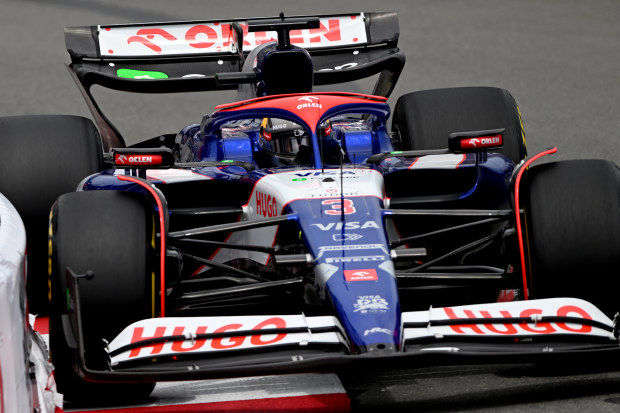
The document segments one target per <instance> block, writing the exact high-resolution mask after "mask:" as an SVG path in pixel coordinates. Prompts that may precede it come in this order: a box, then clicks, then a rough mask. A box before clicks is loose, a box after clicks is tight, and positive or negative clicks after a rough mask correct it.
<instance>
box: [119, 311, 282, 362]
mask: <svg viewBox="0 0 620 413" xmlns="http://www.w3.org/2000/svg"><path fill="white" fill-rule="evenodd" d="M242 327H243V324H237V323H232V324H227V325H224V326H221V327H219V328H216V329H214V330H213V331H209V327H208V326H198V327H197V328H196V330H195V331H192V332H186V331H185V327H184V326H176V327H174V328H171V327H170V326H158V327H156V328H155V330H154V334H153V335H145V334H144V327H135V328H134V329H133V331H132V335H131V340H130V343H137V342H140V341H144V340H150V339H153V338H162V337H165V336H169V335H173V336H181V335H186V336H188V337H193V339H191V342H190V343H186V342H185V340H176V341H173V342H172V344H171V348H170V350H172V351H174V352H179V353H184V352H192V351H198V350H203V351H205V350H207V351H208V350H228V349H234V348H237V347H241V346H244V345H247V344H249V345H252V346H265V345H269V344H274V343H277V342H279V341H282V340H284V338H285V337H286V336H287V334H286V333H279V334H273V333H271V334H268V335H266V336H263V335H252V336H242V335H238V336H232V337H221V338H214V339H209V340H207V339H199V338H196V336H197V335H200V334H207V333H214V334H216V333H226V332H234V331H237V330H240V329H241V328H242ZM286 327H287V325H286V320H284V319H283V318H280V317H271V318H268V319H266V320H263V321H261V322H259V323H258V324H256V325H255V326H254V327H252V328H251V330H253V331H257V330H264V329H274V328H278V329H283V328H286ZM188 340H189V338H188ZM164 345H166V343H165V342H160V343H153V344H145V345H144V346H142V347H139V348H133V349H131V351H130V353H129V359H131V358H136V357H139V356H140V355H141V353H144V352H148V351H149V349H150V352H149V355H155V354H160V353H161V352H162V350H163V349H164Z"/></svg>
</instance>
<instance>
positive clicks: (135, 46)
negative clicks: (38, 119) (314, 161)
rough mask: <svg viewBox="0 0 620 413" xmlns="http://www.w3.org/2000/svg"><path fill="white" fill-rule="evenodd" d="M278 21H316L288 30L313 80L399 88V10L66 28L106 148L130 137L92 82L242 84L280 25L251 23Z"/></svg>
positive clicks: (125, 87) (134, 87) (75, 71)
mask: <svg viewBox="0 0 620 413" xmlns="http://www.w3.org/2000/svg"><path fill="white" fill-rule="evenodd" d="M274 19H282V21H287V22H288V21H293V22H295V21H297V22H304V21H305V22H312V23H314V25H308V27H316V28H308V29H298V30H291V31H290V33H289V34H290V42H291V43H292V44H293V45H295V46H299V47H302V48H304V49H306V50H307V51H308V52H309V54H310V56H311V58H312V63H313V66H314V85H329V84H335V83H345V82H350V81H353V80H358V79H363V78H367V77H370V76H373V75H375V74H380V76H379V79H378V80H377V83H376V85H375V87H374V90H373V92H372V93H373V94H375V95H380V96H386V97H387V96H389V94H390V93H391V92H392V90H393V88H394V85H395V83H396V80H397V79H398V77H399V75H400V72H401V71H402V68H403V66H404V64H405V57H404V55H403V54H402V53H401V52H400V51H399V49H398V47H397V44H398V37H399V26H398V16H397V14H396V13H394V12H381V13H357V14H330V15H317V16H296V17H290V18H289V17H287V18H286V19H284V17H283V16H282V15H281V16H280V17H279V18H259V19H250V20H248V19H228V20H204V21H189V22H170V23H144V24H133V25H110V26H83V27H66V28H65V43H66V46H67V50H68V52H69V55H70V56H71V64H70V65H69V66H68V68H69V71H70V72H71V74H72V76H73V77H74V80H75V81H76V83H77V84H78V86H79V87H80V89H81V91H82V94H83V96H84V98H85V99H86V102H87V104H88V106H89V108H90V110H91V112H92V113H93V116H94V117H95V121H96V122H97V126H98V127H99V130H100V131H101V133H102V135H103V138H104V146H105V147H106V149H109V148H110V147H113V146H115V147H118V146H124V143H123V140H122V138H121V136H120V134H119V133H118V131H117V130H116V129H115V128H114V127H113V126H112V125H111V123H110V122H109V121H108V120H107V119H106V118H105V116H104V115H103V114H102V113H101V111H100V109H99V108H98V106H97V104H96V103H95V102H94V100H93V98H92V95H91V94H90V88H91V86H93V85H100V86H103V87H106V88H109V89H114V90H122V91H128V92H138V93H177V92H190V91H208V90H221V89H235V88H237V87H238V86H239V85H240V84H243V83H251V82H253V81H255V78H254V77H253V75H252V73H251V72H250V73H243V72H241V68H242V67H243V63H244V61H245V58H246V57H247V55H248V54H249V53H250V52H251V51H252V50H253V49H254V48H256V47H257V46H259V45H261V44H263V43H268V42H271V41H274V40H277V34H276V32H275V31H273V32H271V31H254V30H253V29H252V26H254V27H255V28H256V27H259V26H261V24H263V23H264V22H272V21H274Z"/></svg>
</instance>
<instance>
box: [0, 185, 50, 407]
mask: <svg viewBox="0 0 620 413" xmlns="http://www.w3.org/2000/svg"><path fill="white" fill-rule="evenodd" d="M25 266H26V232H25V230H24V225H23V223H22V220H21V218H20V217H19V214H18V213H17V211H16V210H15V208H14V207H13V206H12V205H11V204H10V203H9V201H8V200H7V199H6V198H5V197H4V196H3V195H2V194H0V413H22V412H24V413H26V412H27V413H31V412H33V411H35V408H36V409H38V411H40V412H42V413H53V412H55V411H56V412H57V411H62V396H60V395H58V393H56V386H55V384H54V380H53V376H51V370H52V369H51V366H50V365H49V363H47V350H46V349H45V346H44V344H42V340H41V339H40V337H39V336H37V335H36V333H34V331H33V330H32V328H31V326H30V324H29V319H28V317H27V313H26V311H27V309H26V290H25V281H26V275H25V274H26V272H25V269H26V267H25Z"/></svg>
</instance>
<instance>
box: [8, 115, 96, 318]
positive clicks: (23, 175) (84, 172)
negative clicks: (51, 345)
mask: <svg viewBox="0 0 620 413" xmlns="http://www.w3.org/2000/svg"><path fill="white" fill-rule="evenodd" d="M0 148H2V149H1V150H0V193H2V194H4V195H5V196H6V197H7V198H8V199H9V201H11V203H12V204H13V205H14V206H15V208H16V209H17V211H18V212H19V214H20V215H21V217H22V220H23V221H24V225H25V227H26V235H27V244H28V245H27V249H28V284H27V286H28V299H29V306H30V311H31V312H33V313H35V314H36V313H39V314H47V310H48V308H47V307H48V299H47V293H48V286H47V224H48V217H49V211H50V207H51V206H52V204H53V203H54V201H55V200H56V198H58V196H59V195H61V194H63V193H66V192H73V191H75V188H76V186H77V185H78V183H79V182H80V181H81V180H82V179H83V178H84V177H86V176H88V175H91V174H93V173H95V172H98V171H100V170H101V169H102V147H101V138H100V137H99V133H98V132H97V129H96V128H95V126H94V125H93V123H92V121H90V120H89V119H86V118H82V117H78V116H66V115H49V116H11V117H4V118H0Z"/></svg>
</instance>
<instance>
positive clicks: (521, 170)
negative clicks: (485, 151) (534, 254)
mask: <svg viewBox="0 0 620 413" xmlns="http://www.w3.org/2000/svg"><path fill="white" fill-rule="evenodd" d="M557 151H558V148H555V147H554V148H551V149H547V150H546V151H543V152H540V153H537V154H536V155H534V156H532V157H531V158H530V159H528V160H527V161H525V163H524V164H523V166H521V168H519V172H517V179H516V181H515V214H516V218H517V236H518V238H519V255H520V256H521V277H522V279H523V298H524V299H525V300H527V299H528V296H529V294H528V292H527V272H526V271H525V249H524V248H523V231H522V230H521V212H520V207H519V186H520V185H521V176H522V175H523V173H524V172H525V170H526V169H527V168H528V167H529V166H530V164H531V163H532V162H534V161H535V160H537V159H538V158H542V157H543V156H545V155H551V154H552V153H556V152H557Z"/></svg>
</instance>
